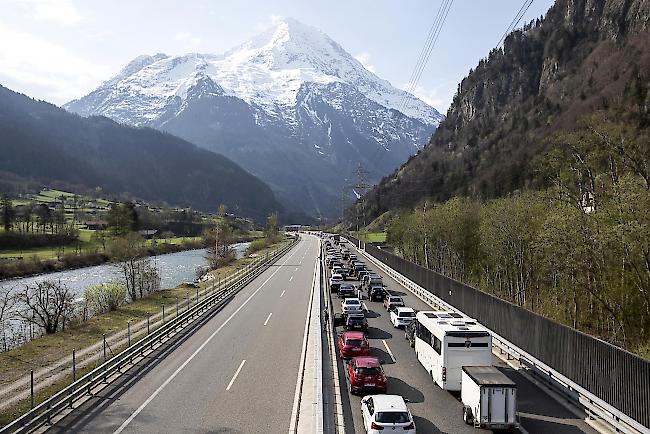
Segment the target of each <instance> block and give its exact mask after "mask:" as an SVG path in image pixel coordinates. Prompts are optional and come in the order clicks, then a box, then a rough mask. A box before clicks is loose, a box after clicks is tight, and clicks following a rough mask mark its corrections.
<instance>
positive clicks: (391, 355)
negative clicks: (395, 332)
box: [381, 339, 397, 363]
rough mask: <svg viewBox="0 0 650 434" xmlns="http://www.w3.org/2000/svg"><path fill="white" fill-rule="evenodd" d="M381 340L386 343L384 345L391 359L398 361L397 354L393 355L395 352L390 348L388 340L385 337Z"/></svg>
mask: <svg viewBox="0 0 650 434" xmlns="http://www.w3.org/2000/svg"><path fill="white" fill-rule="evenodd" d="M381 341H382V342H383V343H384V346H385V347H386V351H388V355H389V356H390V359H391V360H392V361H393V363H395V362H397V360H395V356H393V352H392V351H391V350H390V348H388V344H387V343H386V341H385V340H383V339H382V340H381Z"/></svg>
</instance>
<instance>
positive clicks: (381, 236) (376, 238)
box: [353, 232, 386, 243]
mask: <svg viewBox="0 0 650 434" xmlns="http://www.w3.org/2000/svg"><path fill="white" fill-rule="evenodd" d="M353 235H354V236H355V237H356V238H359V239H360V240H363V241H366V242H369V243H383V242H386V232H357V233H353Z"/></svg>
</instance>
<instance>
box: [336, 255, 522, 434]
mask: <svg viewBox="0 0 650 434" xmlns="http://www.w3.org/2000/svg"><path fill="white" fill-rule="evenodd" d="M326 245H327V243H326ZM327 253H328V256H327V260H328V262H329V263H330V264H331V265H332V266H330V269H332V268H333V265H334V264H336V265H338V268H337V272H339V273H341V270H344V271H343V272H342V275H343V276H345V277H343V279H344V280H345V279H346V278H347V279H349V278H350V277H354V278H356V279H358V281H359V284H358V287H357V286H355V284H353V283H348V282H347V281H346V283H345V285H346V286H347V285H349V289H350V290H347V289H346V290H345V291H343V293H341V292H340V288H341V287H342V285H339V286H338V287H337V286H336V285H335V286H332V287H331V289H332V292H333V293H335V292H337V288H338V296H339V297H340V298H341V299H342V300H343V301H342V309H341V310H342V312H343V313H342V314H341V317H340V318H338V322H337V318H335V321H334V323H335V326H336V325H337V324H338V325H342V326H343V327H344V328H345V330H346V331H345V332H343V333H342V334H341V337H340V338H339V352H340V355H341V357H342V358H343V359H344V360H347V365H346V375H347V378H348V380H349V381H348V387H349V391H350V393H363V394H366V393H374V394H372V395H366V396H365V397H364V398H363V399H362V400H361V410H362V415H363V424H364V428H365V429H366V431H367V432H368V433H379V432H384V431H383V430H384V429H385V428H389V429H390V432H408V433H415V424H414V423H413V418H412V416H411V413H410V411H409V410H408V408H407V406H406V403H407V402H408V401H407V400H404V399H403V398H402V397H401V396H399V395H388V394H386V393H387V392H388V391H389V390H388V388H389V386H388V384H387V382H386V377H385V374H384V372H383V368H382V362H381V361H379V359H377V358H376V357H372V356H371V355H370V346H369V345H368V341H367V335H366V334H364V331H365V333H367V330H368V324H367V321H366V319H365V316H364V313H363V309H361V311H359V310H357V309H356V306H359V305H361V306H362V308H365V305H364V303H363V299H364V296H366V297H367V299H368V300H370V301H377V302H381V303H382V304H383V306H384V308H385V309H386V310H387V312H388V315H389V318H390V322H391V323H392V325H393V326H394V327H396V328H403V329H404V337H405V338H406V339H407V340H408V341H409V344H410V346H411V347H412V348H414V349H415V353H416V357H417V360H418V361H419V362H420V364H421V365H422V366H423V367H424V368H425V369H426V371H427V372H428V373H430V375H431V378H432V381H433V382H434V383H435V384H437V385H438V386H439V387H440V388H441V389H443V390H450V391H460V397H461V402H462V403H463V407H462V410H463V413H462V417H463V420H464V421H465V422H466V423H468V424H470V425H473V426H474V427H482V428H489V429H512V428H515V427H517V426H518V422H517V416H516V408H517V406H516V400H517V385H516V383H514V382H513V381H512V380H510V379H509V378H508V377H507V376H506V375H505V374H504V373H503V372H501V371H500V370H498V369H497V368H496V367H494V366H492V364H491V362H492V341H491V338H492V337H491V334H490V332H489V330H487V329H486V328H485V327H483V326H481V325H480V324H478V323H477V322H476V320H474V319H472V318H469V317H467V316H465V315H464V314H461V313H457V312H453V311H422V312H417V311H415V310H414V309H413V308H410V307H408V306H406V305H405V303H404V299H403V298H402V297H400V296H398V295H394V294H393V293H391V292H390V291H389V290H387V289H386V287H385V286H384V284H383V281H382V278H381V276H379V275H377V274H374V273H373V272H372V271H371V270H368V269H367V268H366V267H365V265H364V264H363V263H362V262H361V261H359V260H358V258H357V257H356V256H355V255H354V254H351V253H350V252H349V251H348V250H347V249H346V248H345V247H343V248H339V247H334V245H332V244H330V246H329V248H328V251H327ZM351 333H352V334H351ZM355 345H356V346H357V347H358V348H355Z"/></svg>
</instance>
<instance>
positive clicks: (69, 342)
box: [0, 240, 288, 426]
mask: <svg viewBox="0 0 650 434" xmlns="http://www.w3.org/2000/svg"><path fill="white" fill-rule="evenodd" d="M285 242H288V241H286V240H283V241H282V242H280V243H276V244H274V245H271V246H269V247H268V248H266V249H264V250H262V251H259V252H257V253H256V254H255V255H252V256H245V257H243V258H241V259H238V260H236V261H235V262H233V263H232V264H230V265H229V266H227V267H223V268H222V269H220V270H218V271H215V272H212V273H211V274H212V275H213V276H214V278H213V280H211V281H207V282H203V283H201V284H199V286H198V288H197V287H189V286H186V285H179V286H177V287H176V288H173V289H165V290H162V291H159V292H156V293H154V294H152V295H150V296H149V297H146V298H144V299H141V300H137V301H135V302H132V303H129V304H127V305H124V306H122V307H120V308H119V309H117V310H115V311H113V312H109V313H107V314H102V315H97V316H94V317H92V318H90V319H88V320H87V321H84V322H81V323H78V324H75V325H73V326H71V327H69V328H66V330H65V331H63V332H59V333H56V334H53V335H45V336H42V337H39V338H36V339H34V340H33V341H30V342H28V343H26V344H24V345H23V346H21V347H18V348H15V349H13V350H10V351H7V352H5V353H0V388H2V387H6V386H7V385H8V384H10V383H13V382H15V381H17V380H20V379H24V378H28V376H29V372H30V370H32V369H33V370H34V371H37V370H39V369H41V370H42V369H44V368H47V367H49V366H51V365H52V364H54V363H57V362H58V361H61V360H62V359H65V358H68V359H69V358H70V357H71V354H72V350H73V349H76V350H78V353H79V350H80V349H84V348H87V347H90V346H92V345H96V344H97V342H98V341H99V342H101V340H102V336H103V335H107V336H109V335H114V334H115V333H118V332H120V331H123V330H124V329H126V327H127V324H129V323H130V324H132V325H134V324H136V323H138V322H141V321H143V320H144V321H145V323H146V320H147V318H148V317H149V316H153V315H155V314H158V313H160V312H161V310H162V306H163V305H164V306H165V311H166V315H174V314H175V310H176V303H177V302H179V304H180V306H181V307H180V308H181V309H183V306H184V304H183V303H184V300H186V297H188V296H189V297H190V298H194V297H195V295H196V291H197V290H198V291H199V292H201V291H202V290H203V289H205V288H207V287H208V286H210V285H211V284H212V283H214V279H215V278H216V279H220V278H221V279H222V278H224V277H225V276H226V275H229V274H232V273H234V272H236V271H237V270H240V269H243V268H245V267H246V266H247V265H248V264H250V263H252V262H253V261H255V260H256V259H257V258H259V257H262V256H264V255H265V254H267V253H268V252H271V251H272V250H274V249H276V248H278V247H280V246H281V245H282V244H283V243H285ZM80 372H82V371H80ZM64 383H65V382H64V381H59V382H57V383H56V384H52V385H51V386H48V387H47V389H44V390H43V392H42V393H43V395H44V396H45V395H51V394H52V393H54V392H56V391H57V390H60V389H61V388H63V387H64V386H65V384H67V383H65V384H64ZM25 405H28V404H26V403H25V402H22V403H21V404H19V405H18V406H16V407H12V408H10V409H7V410H6V411H2V412H0V426H1V425H3V424H5V423H6V422H8V421H9V420H11V419H12V418H14V417H15V415H16V414H18V413H20V412H22V411H23V410H25V408H24V407H25Z"/></svg>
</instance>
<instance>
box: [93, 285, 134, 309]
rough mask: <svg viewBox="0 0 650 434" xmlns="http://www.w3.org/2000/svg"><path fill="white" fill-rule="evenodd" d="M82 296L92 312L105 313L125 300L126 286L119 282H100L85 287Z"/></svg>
mask: <svg viewBox="0 0 650 434" xmlns="http://www.w3.org/2000/svg"><path fill="white" fill-rule="evenodd" d="M84 297H85V299H86V303H88V306H89V307H90V309H91V310H92V311H93V312H94V313H96V314H97V313H106V312H110V311H113V310H116V309H117V308H118V307H120V306H122V305H123V304H124V303H125V302H126V287H125V286H124V285H122V284H121V283H101V284H99V285H94V286H91V287H89V288H86V290H85V291H84Z"/></svg>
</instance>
